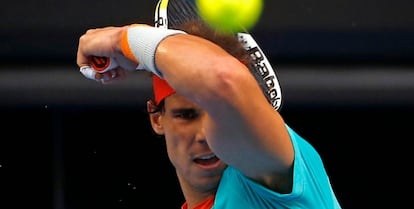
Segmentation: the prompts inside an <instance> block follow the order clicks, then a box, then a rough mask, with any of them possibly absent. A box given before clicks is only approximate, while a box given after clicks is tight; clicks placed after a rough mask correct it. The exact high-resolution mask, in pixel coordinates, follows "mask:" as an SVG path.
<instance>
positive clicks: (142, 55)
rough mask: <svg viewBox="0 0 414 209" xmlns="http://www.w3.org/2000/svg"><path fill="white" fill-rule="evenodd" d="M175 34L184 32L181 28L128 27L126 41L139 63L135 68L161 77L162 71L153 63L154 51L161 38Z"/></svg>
mask: <svg viewBox="0 0 414 209" xmlns="http://www.w3.org/2000/svg"><path fill="white" fill-rule="evenodd" d="M175 34H186V33H185V32H184V31H181V30H172V29H162V28H154V27H143V26H138V27H130V28H128V32H127V41H128V45H129V48H130V50H131V52H132V54H133V55H134V57H135V59H136V60H137V61H138V62H139V63H140V66H139V67H138V68H137V69H138V70H141V69H145V70H148V71H151V72H152V73H154V74H156V75H158V76H159V77H161V78H162V73H161V72H160V71H159V70H158V69H157V66H156V64H155V51H156V49H157V47H158V45H159V43H160V42H161V41H162V40H164V39H165V38H166V37H168V36H171V35H175Z"/></svg>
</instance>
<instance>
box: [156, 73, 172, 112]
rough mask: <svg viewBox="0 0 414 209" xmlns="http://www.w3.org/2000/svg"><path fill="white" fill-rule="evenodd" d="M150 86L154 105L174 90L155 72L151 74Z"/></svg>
mask: <svg viewBox="0 0 414 209" xmlns="http://www.w3.org/2000/svg"><path fill="white" fill-rule="evenodd" d="M152 88H153V91H154V97H155V98H154V99H155V104H156V105H159V104H160V102H161V101H162V100H163V99H165V97H168V96H170V95H171V94H174V93H175V90H174V89H173V88H171V86H170V85H169V84H168V83H167V82H166V81H165V80H164V79H162V78H160V77H158V76H157V75H155V74H154V75H152Z"/></svg>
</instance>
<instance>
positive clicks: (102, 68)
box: [91, 56, 118, 73]
mask: <svg viewBox="0 0 414 209" xmlns="http://www.w3.org/2000/svg"><path fill="white" fill-rule="evenodd" d="M91 67H92V69H93V70H95V71H96V72H98V73H104V72H107V71H109V70H112V69H114V68H116V67H118V63H117V62H116V61H115V59H114V58H112V57H96V56H95V57H92V58H91Z"/></svg>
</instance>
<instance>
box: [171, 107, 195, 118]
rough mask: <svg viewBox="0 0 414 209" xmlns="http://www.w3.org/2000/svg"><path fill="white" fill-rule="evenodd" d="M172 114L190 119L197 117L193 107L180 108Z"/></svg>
mask: <svg viewBox="0 0 414 209" xmlns="http://www.w3.org/2000/svg"><path fill="white" fill-rule="evenodd" d="M173 116H174V117H175V118H181V119H185V120H190V119H195V118H197V117H198V116H199V114H198V112H197V111H196V110H194V109H182V110H177V111H174V113H173Z"/></svg>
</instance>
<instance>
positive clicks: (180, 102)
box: [164, 93, 199, 109]
mask: <svg viewBox="0 0 414 209" xmlns="http://www.w3.org/2000/svg"><path fill="white" fill-rule="evenodd" d="M164 102H165V103H164V106H165V108H166V109H171V108H199V107H198V106H197V105H196V104H195V103H193V102H191V101H190V100H188V99H187V98H185V97H183V96H181V95H179V94H177V93H174V94H172V95H170V96H168V97H166V98H165V101H164Z"/></svg>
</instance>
